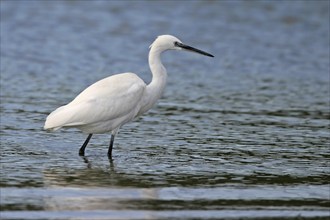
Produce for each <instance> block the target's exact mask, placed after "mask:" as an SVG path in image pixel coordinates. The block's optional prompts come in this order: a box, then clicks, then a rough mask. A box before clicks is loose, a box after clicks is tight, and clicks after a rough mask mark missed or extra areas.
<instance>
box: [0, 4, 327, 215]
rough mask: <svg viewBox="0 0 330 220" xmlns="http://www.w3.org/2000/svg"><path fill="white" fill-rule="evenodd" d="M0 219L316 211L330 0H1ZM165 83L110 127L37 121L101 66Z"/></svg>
mask: <svg viewBox="0 0 330 220" xmlns="http://www.w3.org/2000/svg"><path fill="white" fill-rule="evenodd" d="M0 6H1V20H0V25H1V26H0V28H1V29H0V35H1V47H0V52H1V63H0V64H1V65H0V70H1V81H0V86H1V88H0V89H1V90H0V92H1V94H0V95H1V106H0V107H1V108H0V111H1V123H0V126H1V139H0V141H1V142H0V143H1V155H0V159H1V176H0V177H1V178H0V186H1V188H0V195H1V197H0V198H1V200H0V207H1V212H0V217H1V219H180V218H181V219H229V218H231V219H298V218H299V219H327V218H329V205H330V204H329V199H330V192H329V177H330V175H329V157H330V148H329V144H330V137H329V136H330V133H329V132H330V130H329V128H330V126H329V122H330V104H329V95H330V86H329V84H330V79H329V1H93V2H92V1H9V0H5V1H1V2H0ZM161 34H172V35H175V36H177V37H178V38H180V39H181V40H182V41H183V42H185V43H187V44H189V45H192V46H195V47H197V48H200V49H203V50H205V51H207V52H210V53H212V54H214V55H215V58H213V59H211V58H208V57H203V56H199V55H196V54H190V53H183V52H176V51H170V52H167V53H166V54H164V56H163V60H164V65H165V66H166V67H167V70H168V74H169V79H168V85H167V88H166V91H165V94H164V96H163V98H162V99H161V100H160V101H159V103H158V105H157V106H156V107H154V108H153V109H152V110H150V111H149V113H147V114H145V115H144V116H142V117H141V118H139V119H138V120H136V121H134V122H133V123H130V124H127V125H125V126H124V127H123V128H122V129H121V131H120V133H119V134H118V136H117V137H116V142H115V147H114V151H113V161H109V160H108V159H107V156H106V153H107V145H108V142H109V138H110V136H109V135H108V134H104V135H95V136H94V137H93V139H92V140H91V142H90V145H89V146H88V148H87V149H86V157H79V156H78V149H79V147H80V146H81V144H82V143H83V141H84V139H85V138H86V137H85V136H84V135H83V134H81V132H79V131H78V130H75V129H69V130H60V131H58V132H54V133H49V132H46V131H44V130H42V127H43V124H44V121H45V118H46V116H47V115H48V114H49V113H50V112H51V111H53V110H54V109H55V108H57V107H58V106H60V105H63V104H66V103H67V102H69V101H71V100H72V99H73V98H74V97H75V96H76V95H77V94H78V93H79V92H80V91H82V90H83V89H84V88H85V87H86V86H88V85H90V84H92V83H93V82H95V81H97V80H99V79H102V78H104V77H106V76H109V75H112V74H115V73H120V72H127V71H133V72H135V73H137V74H139V75H140V76H141V78H143V79H144V80H145V81H146V82H149V81H150V78H151V76H150V71H149V68H148V63H147V56H148V47H149V45H150V44H151V43H152V41H153V40H154V39H155V37H156V36H157V35H161Z"/></svg>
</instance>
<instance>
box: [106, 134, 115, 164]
mask: <svg viewBox="0 0 330 220" xmlns="http://www.w3.org/2000/svg"><path fill="white" fill-rule="evenodd" d="M114 140H115V135H113V134H112V135H111V139H110V144H109V149H108V157H109V158H112V146H113V142H114Z"/></svg>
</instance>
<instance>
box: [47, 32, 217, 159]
mask: <svg viewBox="0 0 330 220" xmlns="http://www.w3.org/2000/svg"><path fill="white" fill-rule="evenodd" d="M149 48H150V52H149V66H150V70H151V73H152V80H151V82H150V83H149V84H148V85H147V84H145V83H144V81H143V80H142V79H141V78H139V77H138V76H137V75H136V74H134V73H129V72H128V73H121V74H117V75H113V76H109V77H107V78H104V79H102V80H100V81H98V82H96V83H94V84H92V85H91V86H89V87H87V88H86V89H85V90H84V91H82V92H81V93H80V94H79V95H78V96H77V97H76V98H75V99H74V100H73V101H71V102H70V103H69V104H67V105H64V106H61V107H59V108H57V109H56V110H55V111H53V112H52V113H50V114H49V115H48V117H47V119H46V122H45V126H44V129H46V130H53V131H54V130H57V129H60V128H62V127H75V128H78V129H80V130H81V131H83V132H84V133H86V134H88V137H87V139H86V141H85V142H84V144H83V145H82V146H81V148H80V149H79V155H81V156H84V155H85V148H86V146H87V144H88V142H89V140H90V139H91V137H92V135H93V134H101V133H111V139H110V144H109V148H108V157H109V158H111V157H112V147H113V142H114V139H115V136H116V134H117V133H118V130H119V128H120V127H121V126H123V125H124V124H126V123H127V122H130V121H132V120H133V119H135V118H136V117H138V116H140V115H141V114H143V113H144V112H146V111H148V110H149V109H150V108H151V107H152V106H153V105H154V104H155V103H156V101H157V100H158V99H159V98H160V97H161V95H162V93H163V90H164V88H165V84H166V79H167V72H166V69H165V67H164V66H163V64H162V63H161V60H160V55H161V54H162V52H164V51H167V50H186V51H192V52H196V53H199V54H202V55H205V56H209V57H213V55H211V54H209V53H206V52H204V51H201V50H198V49H196V48H193V47H190V46H188V45H185V44H183V43H182V42H181V41H180V40H179V39H178V38H176V37H174V36H171V35H161V36H158V37H157V38H156V40H155V41H154V42H153V43H152V44H151V45H150V47H149Z"/></svg>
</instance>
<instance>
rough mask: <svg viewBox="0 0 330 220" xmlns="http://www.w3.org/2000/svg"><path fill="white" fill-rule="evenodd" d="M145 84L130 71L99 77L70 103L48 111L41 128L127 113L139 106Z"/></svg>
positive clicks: (77, 123) (102, 119) (80, 123)
mask: <svg viewBox="0 0 330 220" xmlns="http://www.w3.org/2000/svg"><path fill="white" fill-rule="evenodd" d="M145 87H146V85H145V83H144V82H143V80H141V79H140V78H139V77H138V76H136V75H135V74H132V73H124V74H118V75H114V76H111V77H107V78H105V79H102V80H100V81H98V82H96V83H94V84H93V85H91V86H89V87H88V88H86V89H85V90H84V91H83V92H81V93H80V94H79V95H78V96H77V97H76V98H75V99H74V100H73V101H72V102H70V103H69V104H67V105H65V106H62V107H60V108H58V109H56V110H55V111H54V112H52V113H51V114H50V115H49V116H48V117H47V120H46V123H45V129H55V130H56V129H58V128H60V127H63V126H79V125H88V124H91V123H96V122H100V121H108V120H111V119H115V118H119V117H122V116H125V115H127V114H130V113H131V112H132V111H134V110H135V109H136V108H139V105H140V102H141V98H142V96H143V93H144V90H145Z"/></svg>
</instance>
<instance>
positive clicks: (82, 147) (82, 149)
mask: <svg viewBox="0 0 330 220" xmlns="http://www.w3.org/2000/svg"><path fill="white" fill-rule="evenodd" d="M92 135H93V134H89V135H88V137H87V139H86V141H85V142H84V144H83V145H82V146H81V148H80V149H79V155H80V156H85V148H86V146H87V144H88V142H89V140H90V139H91V137H92Z"/></svg>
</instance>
